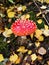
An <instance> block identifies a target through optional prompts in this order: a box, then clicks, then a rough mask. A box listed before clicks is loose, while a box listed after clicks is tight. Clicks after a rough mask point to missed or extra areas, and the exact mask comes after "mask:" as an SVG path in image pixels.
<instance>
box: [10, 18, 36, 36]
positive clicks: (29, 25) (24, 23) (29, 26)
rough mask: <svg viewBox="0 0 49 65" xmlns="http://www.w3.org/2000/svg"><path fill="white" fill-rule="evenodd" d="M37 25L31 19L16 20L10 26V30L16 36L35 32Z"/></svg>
mask: <svg viewBox="0 0 49 65" xmlns="http://www.w3.org/2000/svg"><path fill="white" fill-rule="evenodd" d="M36 28H37V26H36V24H35V22H33V21H32V20H21V19H18V20H16V21H15V22H14V23H13V24H12V26H11V30H12V32H13V33H14V34H15V35H16V36H26V35H30V34H32V33H34V32H35V30H36Z"/></svg>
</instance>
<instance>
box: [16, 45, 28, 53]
mask: <svg viewBox="0 0 49 65" xmlns="http://www.w3.org/2000/svg"><path fill="white" fill-rule="evenodd" d="M27 51H28V50H27V49H25V47H24V46H21V47H19V49H18V50H17V52H21V53H26V52H27Z"/></svg>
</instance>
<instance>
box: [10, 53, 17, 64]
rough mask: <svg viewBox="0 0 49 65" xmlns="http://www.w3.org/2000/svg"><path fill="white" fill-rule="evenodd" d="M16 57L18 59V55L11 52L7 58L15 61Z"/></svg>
mask: <svg viewBox="0 0 49 65" xmlns="http://www.w3.org/2000/svg"><path fill="white" fill-rule="evenodd" d="M17 59H18V55H17V54H13V55H11V56H10V58H9V60H10V61H12V62H13V63H15V62H16V60H17Z"/></svg>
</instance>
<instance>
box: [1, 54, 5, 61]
mask: <svg viewBox="0 0 49 65" xmlns="http://www.w3.org/2000/svg"><path fill="white" fill-rule="evenodd" d="M3 60H4V57H3V55H2V54H0V62H2V61H3Z"/></svg>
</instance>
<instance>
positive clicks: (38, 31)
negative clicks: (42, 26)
mask: <svg viewBox="0 0 49 65" xmlns="http://www.w3.org/2000/svg"><path fill="white" fill-rule="evenodd" d="M40 35H42V31H41V30H39V29H37V30H36V31H35V37H36V38H38V37H39V36H40Z"/></svg>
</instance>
